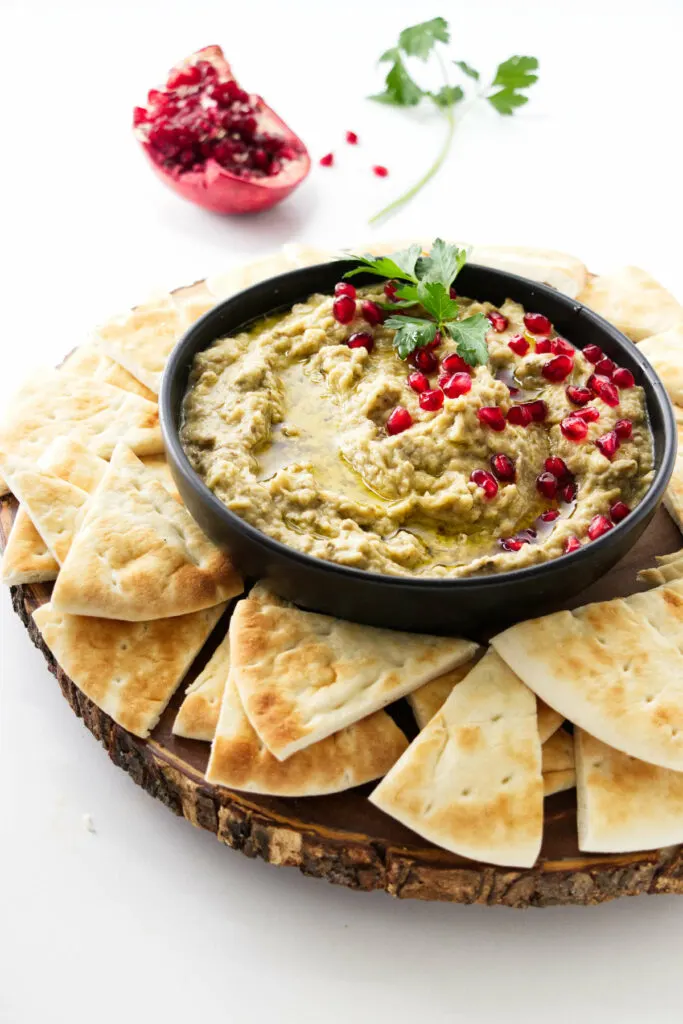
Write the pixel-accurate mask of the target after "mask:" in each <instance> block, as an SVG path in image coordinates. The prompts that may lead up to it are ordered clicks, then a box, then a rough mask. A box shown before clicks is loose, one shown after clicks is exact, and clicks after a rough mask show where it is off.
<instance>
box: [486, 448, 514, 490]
mask: <svg viewBox="0 0 683 1024" xmlns="http://www.w3.org/2000/svg"><path fill="white" fill-rule="evenodd" d="M491 469H492V470H493V472H494V473H495V474H496V476H497V477H498V479H499V480H503V481H505V482H506V483H507V482H511V481H513V480H514V479H515V478H516V477H517V470H516V469H515V464H514V462H513V461H512V459H510V458H508V456H507V455H503V454H502V453H501V454H499V455H492V456H491Z"/></svg>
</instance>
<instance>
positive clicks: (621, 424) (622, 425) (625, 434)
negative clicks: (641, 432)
mask: <svg viewBox="0 0 683 1024" xmlns="http://www.w3.org/2000/svg"><path fill="white" fill-rule="evenodd" d="M614 433H615V434H616V435H617V437H618V438H620V439H621V440H622V441H628V439H629V437H631V435H632V434H633V424H632V423H631V421H630V420H617V422H616V423H615V424H614Z"/></svg>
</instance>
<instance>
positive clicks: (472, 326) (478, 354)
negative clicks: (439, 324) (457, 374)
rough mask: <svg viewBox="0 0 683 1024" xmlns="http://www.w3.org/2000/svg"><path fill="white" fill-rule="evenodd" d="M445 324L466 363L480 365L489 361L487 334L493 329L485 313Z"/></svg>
mask: <svg viewBox="0 0 683 1024" xmlns="http://www.w3.org/2000/svg"><path fill="white" fill-rule="evenodd" d="M444 326H445V328H446V330H447V331H448V333H449V334H450V336H451V338H452V339H453V341H454V342H455V343H456V345H457V346H458V355H459V356H462V358H463V359H464V360H465V362H466V363H469V365H470V366H479V365H480V364H484V363H485V362H487V360H488V357H489V352H488V348H487V345H486V335H487V334H488V332H489V331H490V330H491V324H490V321H489V320H488V318H487V317H485V316H484V314H483V313H475V314H474V316H468V317H467V319H466V320H450V321H449V322H448V323H447V324H445V325H444Z"/></svg>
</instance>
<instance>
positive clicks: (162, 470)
mask: <svg viewBox="0 0 683 1024" xmlns="http://www.w3.org/2000/svg"><path fill="white" fill-rule="evenodd" d="M140 461H141V462H142V464H143V466H144V467H145V469H147V470H148V471H149V472H150V473H151V474H152V476H153V477H154V479H155V480H158V481H159V483H160V484H163V485H164V487H165V488H166V490H167V491H169V492H170V493H171V494H172V495H173V497H174V498H175V499H176V501H182V498H181V497H180V494H179V492H178V488H177V487H176V485H175V480H174V479H173V474H172V473H171V469H170V466H169V464H168V462H167V461H166V456H165V455H146V456H145V457H144V458H142V459H140Z"/></svg>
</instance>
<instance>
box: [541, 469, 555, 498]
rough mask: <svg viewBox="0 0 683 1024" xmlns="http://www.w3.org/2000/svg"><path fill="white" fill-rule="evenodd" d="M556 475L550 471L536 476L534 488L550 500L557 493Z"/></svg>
mask: <svg viewBox="0 0 683 1024" xmlns="http://www.w3.org/2000/svg"><path fill="white" fill-rule="evenodd" d="M557 487H558V484H557V477H555V476H553V474H552V473H541V474H540V475H539V476H537V477H536V490H537V491H538V492H539V494H542V495H543V497H544V498H548V499H549V500H550V501H552V499H553V498H554V497H556V495H557Z"/></svg>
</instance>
